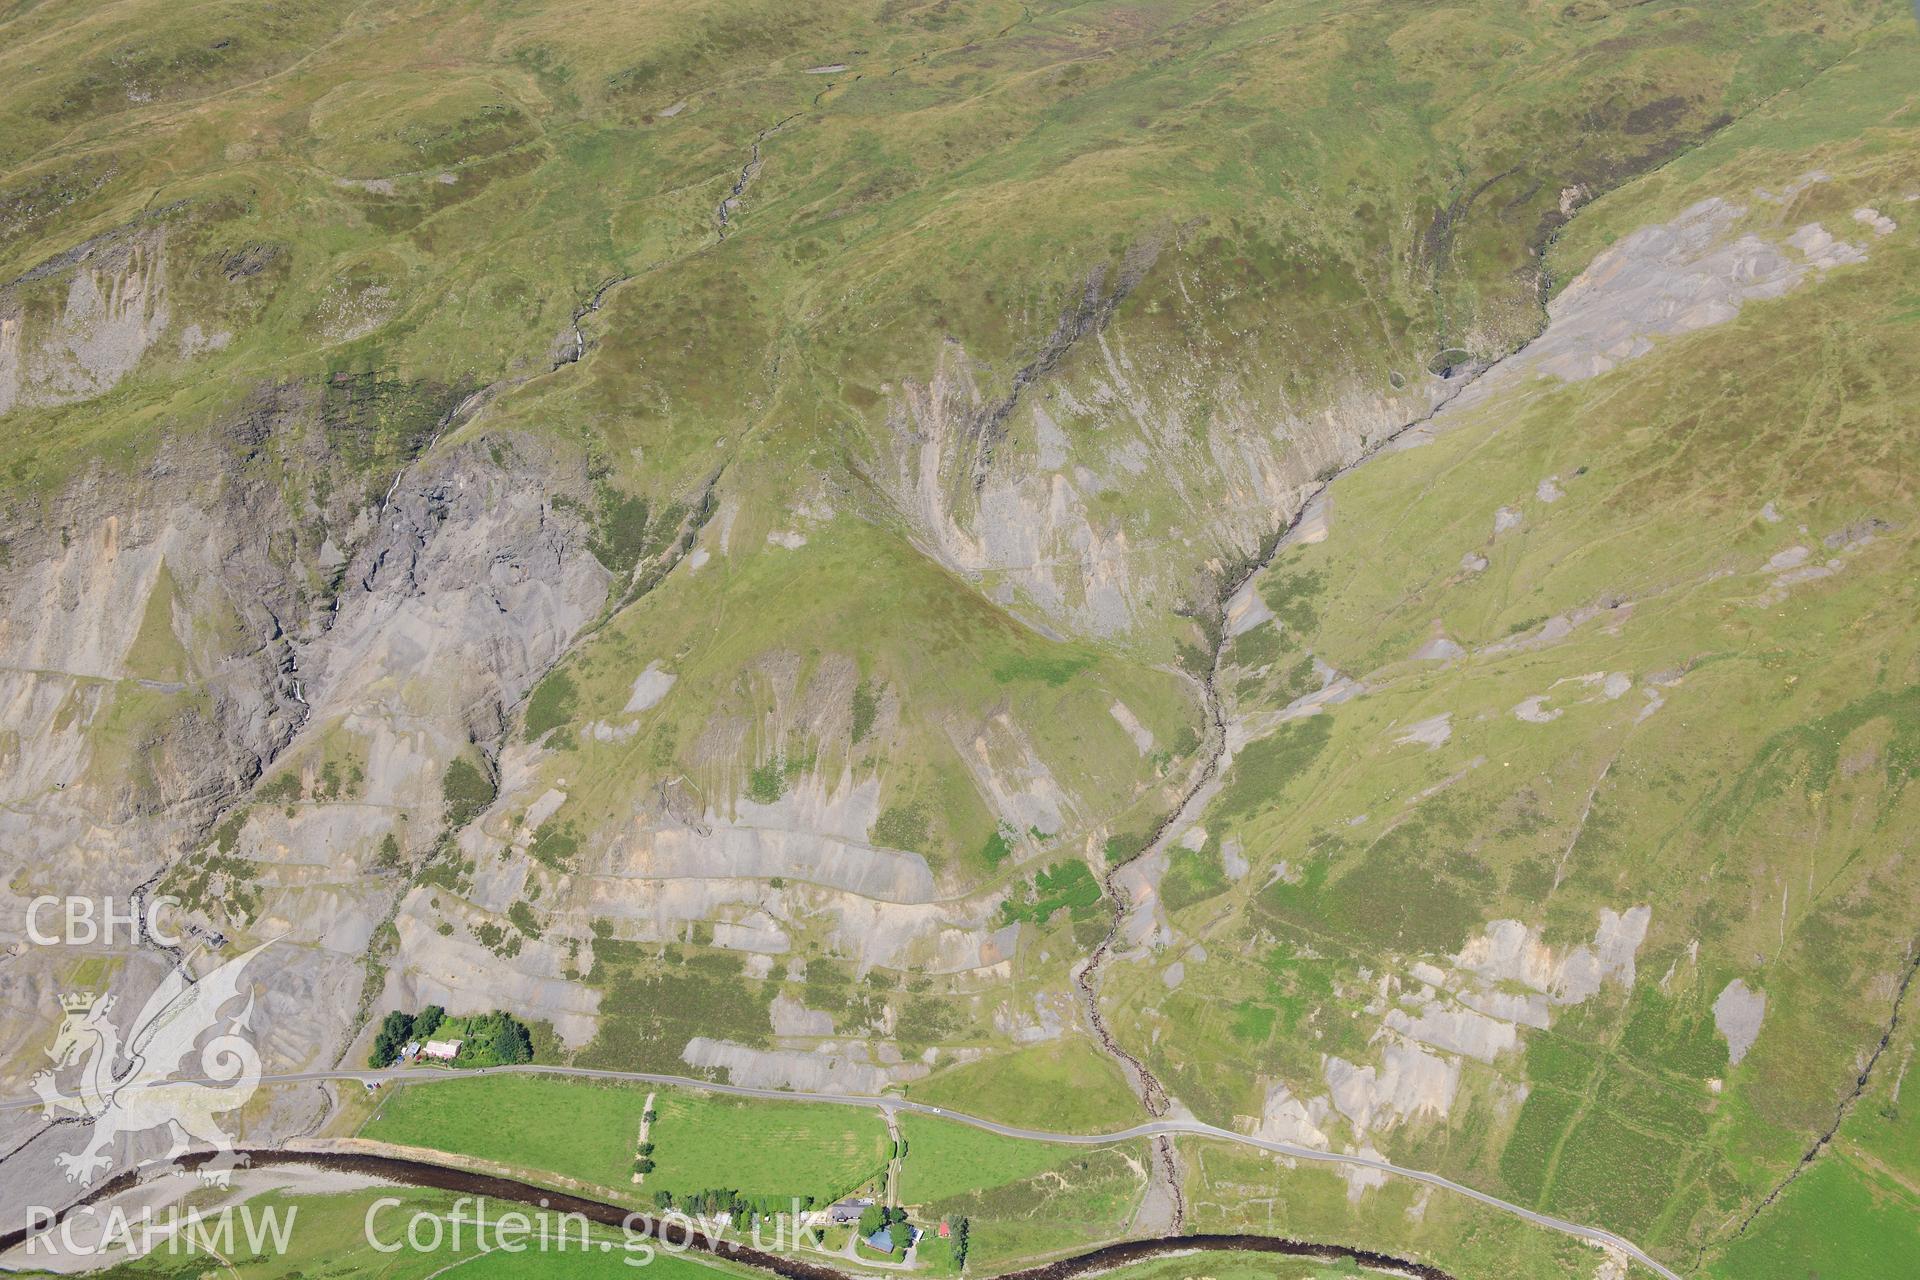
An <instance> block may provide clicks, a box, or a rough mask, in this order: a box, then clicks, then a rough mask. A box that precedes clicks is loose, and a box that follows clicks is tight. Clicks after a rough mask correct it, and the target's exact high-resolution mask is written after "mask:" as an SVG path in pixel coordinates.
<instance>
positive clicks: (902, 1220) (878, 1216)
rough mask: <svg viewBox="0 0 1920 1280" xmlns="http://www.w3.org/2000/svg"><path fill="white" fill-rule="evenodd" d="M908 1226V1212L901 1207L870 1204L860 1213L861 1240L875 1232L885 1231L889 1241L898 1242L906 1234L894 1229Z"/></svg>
mask: <svg viewBox="0 0 1920 1280" xmlns="http://www.w3.org/2000/svg"><path fill="white" fill-rule="evenodd" d="M906 1224H907V1211H906V1210H905V1209H902V1208H901V1207H900V1206H899V1205H897V1204H896V1205H885V1206H882V1205H877V1204H870V1205H868V1206H867V1207H866V1208H865V1209H863V1210H862V1211H861V1213H860V1238H861V1239H862V1240H865V1239H867V1238H868V1237H870V1236H872V1235H873V1233H874V1232H876V1231H883V1230H884V1231H885V1232H886V1233H887V1238H888V1239H889V1240H896V1239H898V1238H899V1237H900V1236H902V1235H905V1234H906V1233H905V1232H903V1231H902V1232H896V1231H895V1230H894V1228H895V1227H896V1226H899V1227H904V1226H906Z"/></svg>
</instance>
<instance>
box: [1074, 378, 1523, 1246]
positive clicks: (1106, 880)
mask: <svg viewBox="0 0 1920 1280" xmlns="http://www.w3.org/2000/svg"><path fill="white" fill-rule="evenodd" d="M1528 345H1529V344H1528V343H1522V344H1520V346H1518V347H1516V348H1515V349H1514V350H1512V351H1510V352H1508V353H1507V354H1506V355H1504V356H1501V357H1500V358H1499V359H1496V360H1492V361H1489V362H1487V363H1486V364H1483V365H1478V366H1468V367H1466V368H1464V369H1460V370H1456V371H1454V373H1453V375H1452V376H1450V377H1447V378H1444V379H1443V381H1445V382H1447V383H1450V384H1451V383H1456V381H1457V385H1449V386H1448V388H1447V391H1446V394H1445V395H1444V396H1442V397H1441V398H1440V399H1439V400H1438V401H1437V402H1436V403H1435V404H1434V406H1433V407H1432V408H1431V409H1429V410H1427V412H1425V413H1423V414H1421V415H1420V416H1419V417H1417V418H1413V419H1410V420H1408V421H1406V422H1403V423H1401V424H1400V425H1399V426H1398V427H1395V428H1394V429H1393V430H1392V431H1389V432H1388V433H1386V434H1385V435H1384V436H1382V437H1380V438H1379V439H1378V440H1375V441H1373V442H1372V443H1371V444H1369V445H1368V446H1367V447H1366V448H1365V449H1364V450H1363V451H1362V452H1361V454H1360V456H1359V457H1357V458H1355V459H1354V460H1353V461H1352V462H1349V463H1346V464H1345V465H1343V466H1341V467H1340V468H1339V469H1338V470H1336V471H1334V472H1333V473H1332V474H1331V475H1328V476H1327V477H1326V478H1325V479H1324V480H1320V481H1318V482H1316V483H1314V484H1313V485H1311V486H1310V487H1308V488H1307V490H1306V492H1305V494H1304V495H1303V496H1302V498H1301V500H1300V504H1299V507H1298V509H1297V510H1295V512H1294V513H1293V515H1292V516H1291V517H1289V518H1288V519H1287V521H1286V522H1285V523H1284V524H1283V525H1282V526H1281V527H1280V528H1279V529H1278V530H1277V531H1276V532H1275V533H1274V534H1273V536H1272V537H1271V538H1269V539H1268V540H1267V541H1266V542H1265V543H1264V544H1263V545H1262V547H1261V549H1260V551H1259V553H1258V554H1257V555H1255V556H1254V557H1252V558H1251V559H1249V560H1247V561H1245V562H1243V563H1242V564H1240V565H1239V566H1237V567H1236V569H1235V571H1234V572H1233V573H1232V575H1231V576H1229V577H1228V578H1227V580H1226V581H1225V582H1224V583H1223V584H1222V585H1221V587H1220V590H1219V592H1218V596H1217V606H1216V607H1217V608H1218V609H1219V610H1220V611H1221V613H1222V614H1224V612H1225V610H1226V606H1227V602H1228V601H1230V600H1232V599H1233V597H1234V596H1236V595H1238V594H1239V593H1240V591H1241V590H1242V589H1244V588H1245V587H1246V586H1247V584H1249V583H1250V582H1252V581H1253V580H1254V579H1255V578H1256V577H1258V576H1259V574H1260V573H1261V571H1262V570H1264V569H1265V568H1266V567H1267V566H1268V565H1270V564H1271V563H1273V558H1274V557H1275V556H1276V555H1278V554H1279V552H1280V548H1281V547H1283V546H1285V545H1286V543H1287V538H1288V537H1289V535H1291V534H1292V533H1293V532H1294V531H1295V530H1296V529H1298V528H1299V526H1300V522H1301V521H1302V520H1304V519H1305V518H1306V516H1307V513H1308V512H1309V511H1311V510H1312V509H1313V506H1314V503H1315V502H1316V501H1317V500H1318V499H1320V498H1321V497H1322V496H1323V495H1325V493H1326V492H1327V490H1328V489H1329V488H1331V487H1332V486H1333V484H1334V482H1335V481H1337V480H1339V479H1340V477H1341V476H1343V475H1346V474H1347V473H1348V472H1349V471H1352V470H1353V469H1354V468H1355V467H1358V466H1361V465H1362V464H1364V463H1365V462H1366V461H1367V460H1368V459H1370V458H1372V457H1374V456H1375V455H1377V454H1378V453H1380V452H1381V451H1382V450H1383V449H1386V448H1388V447H1389V446H1391V445H1392V444H1393V443H1394V442H1395V441H1397V440H1399V439H1400V438H1401V437H1402V436H1404V435H1406V434H1407V433H1408V432H1410V431H1413V430H1415V429H1416V428H1419V427H1424V426H1426V425H1428V424H1429V423H1431V422H1432V421H1433V420H1434V419H1435V418H1436V417H1438V416H1439V414H1440V413H1441V411H1442V410H1444V409H1445V408H1446V407H1447V406H1448V405H1450V404H1452V403H1453V402H1454V400H1456V399H1457V398H1458V397H1459V396H1460V394H1461V393H1462V392H1464V391H1466V389H1467V388H1468V387H1470V386H1472V385H1473V384H1474V383H1475V382H1476V381H1478V380H1479V379H1480V378H1481V377H1483V376H1484V375H1485V374H1487V373H1488V372H1490V371H1492V370H1493V369H1496V368H1498V367H1499V366H1500V364H1501V363H1502V362H1503V361H1505V360H1509V359H1511V358H1512V357H1514V356H1516V355H1518V354H1519V353H1520V352H1522V351H1524V350H1526V348H1527V346H1528ZM1436 376H1439V375H1436ZM1227 639H1228V635H1227V629H1226V627H1225V625H1224V623H1223V624H1222V625H1221V626H1220V627H1219V628H1218V629H1217V631H1216V633H1215V634H1214V636H1213V637H1212V640H1213V644H1212V654H1211V658H1210V661H1209V663H1208V666H1207V671H1206V674H1205V675H1204V676H1203V677H1201V679H1200V681H1199V685H1200V699H1201V707H1202V710H1203V713H1204V715H1205V717H1206V724H1205V738H1204V740H1203V742H1202V744H1201V750H1202V752H1203V753H1204V757H1205V758H1204V759H1203V760H1202V761H1201V763H1200V766H1199V768H1197V769H1196V770H1195V771H1194V773H1193V776H1192V777H1191V778H1190V779H1189V780H1188V782H1187V787H1186V790H1185V791H1183V792H1182V793H1181V795H1180V801H1179V803H1178V804H1176V805H1174V806H1173V808H1172V809H1171V810H1169V811H1168V812H1167V814H1166V816H1165V817H1163V818H1161V820H1160V822H1159V824H1158V825H1157V826H1155V827H1154V829H1153V832H1152V834H1151V835H1150V836H1149V837H1148V839H1147V840H1146V841H1145V843H1143V844H1142V845H1141V847H1140V851H1139V852H1138V853H1136V854H1135V855H1134V856H1133V857H1131V858H1129V859H1127V860H1126V861H1124V862H1118V863H1115V864H1114V865H1112V866H1110V867H1108V868H1107V870H1106V872H1105V874H1104V875H1103V876H1102V877H1101V884H1102V887H1103V888H1104V890H1105V892H1106V898H1107V901H1108V902H1109V903H1110V904H1111V906H1112V918H1111V920H1110V921H1109V922H1108V925H1107V931H1106V934H1105V935H1104V936H1103V937H1102V938H1101V939H1100V944H1099V945H1098V946H1096V947H1095V948H1094V949H1093V952H1092V954H1090V955H1089V956H1088V957H1087V959H1086V961H1085V962H1084V963H1083V964H1081V965H1080V966H1079V968H1077V969H1076V970H1075V971H1074V975H1073V977H1074V983H1075V985H1077V986H1078V987H1079V989H1080V995H1081V1001H1082V1003H1083V1004H1084V1006H1085V1008H1086V1012H1087V1024H1088V1026H1090V1027H1091V1028H1092V1029H1093V1035H1094V1038H1095V1039H1096V1040H1097V1041H1099V1043H1100V1047H1101V1049H1102V1050H1103V1051H1104V1052H1105V1053H1106V1054H1107V1055H1108V1056H1110V1057H1112V1058H1113V1059H1114V1060H1115V1061H1116V1062H1118V1063H1119V1064H1120V1068H1121V1070H1122V1072H1124V1073H1125V1075H1126V1076H1127V1079H1128V1081H1129V1082H1130V1083H1131V1084H1132V1086H1133V1090H1134V1093H1135V1094H1136V1095H1137V1096H1138V1097H1139V1099H1140V1102H1141V1105H1142V1106H1144V1107H1145V1108H1146V1110H1147V1114H1148V1115H1150V1116H1152V1117H1153V1118H1154V1119H1156V1120H1157V1119H1159V1118H1160V1117H1162V1116H1164V1115H1166V1114H1167V1112H1168V1111H1169V1110H1170V1109H1171V1107H1172V1105H1173V1103H1172V1099H1171V1098H1170V1097H1169V1096H1168V1094H1167V1091H1166V1087H1165V1086H1164V1085H1162V1084H1161V1083H1160V1081H1159V1079H1158V1077H1156V1076H1155V1075H1154V1074H1153V1072H1152V1071H1151V1070H1149V1069H1148V1067H1147V1065H1146V1064H1145V1063H1144V1062H1142V1061H1141V1060H1140V1059H1139V1058H1138V1057H1136V1056H1135V1055H1134V1054H1132V1053H1131V1052H1129V1051H1128V1050H1127V1049H1126V1048H1125V1047H1124V1046H1122V1045H1121V1044H1120V1042H1119V1041H1118V1040H1117V1039H1116V1038H1115V1037H1114V1035H1113V1032H1112V1030H1111V1029H1110V1028H1109V1027H1108V1026H1107V1021H1106V1018H1105V1017H1104V1016H1103V1015H1102V1014H1101V1012H1100V969H1101V967H1102V966H1103V965H1105V964H1106V963H1107V962H1108V961H1109V960H1111V959H1112V958H1113V953H1114V944H1115V942H1116V941H1117V940H1118V939H1119V937H1120V930H1121V928H1122V926H1123V925H1124V924H1125V922H1126V917H1127V912H1128V911H1129V910H1130V909H1131V906H1132V902H1131V896H1130V895H1129V894H1128V892H1127V890H1126V889H1125V887H1124V886H1122V885H1121V884H1120V882H1119V876H1120V873H1121V872H1122V871H1123V870H1125V869H1126V868H1127V867H1128V866H1129V865H1131V864H1132V863H1134V862H1137V861H1139V860H1140V859H1142V858H1145V857H1148V856H1150V855H1154V854H1158V853H1160V852H1161V851H1162V850H1163V849H1164V848H1165V847H1166V845H1167V842H1168V841H1170V840H1171V839H1173V837H1174V836H1175V835H1177V834H1179V833H1180V832H1182V831H1184V830H1186V829H1187V827H1189V826H1190V825H1192V823H1193V822H1194V821H1195V820H1196V819H1197V818H1198V817H1199V816H1200V812H1201V811H1202V810H1203V809H1204V808H1205V807H1206V805H1207V803H1208V802H1209V801H1210V800H1211V799H1212V791H1213V786H1214V784H1215V783H1216V782H1217V781H1218V779H1219V777H1220V771H1221V769H1222V767H1223V766H1224V765H1225V764H1227V763H1228V762H1229V755H1228V741H1227V738H1228V735H1227V729H1228V725H1227V714H1226V709H1225V707H1224V705H1223V704H1222V702H1221V698H1220V688H1219V681H1220V668H1221V666H1222V665H1223V664H1224V662H1225V660H1226V649H1227ZM1154 1154H1155V1157H1156V1160H1157V1163H1158V1165H1159V1168H1160V1172H1161V1175H1162V1176H1163V1177H1164V1179H1165V1193H1164V1194H1165V1195H1166V1197H1167V1199H1168V1200H1169V1202H1170V1203H1171V1204H1172V1207H1173V1227H1172V1234H1174V1235H1178V1234H1180V1233H1181V1232H1183V1231H1184V1230H1185V1229H1186V1225H1187V1224H1186V1199H1185V1196H1184V1193H1183V1192H1182V1191H1181V1187H1180V1170H1179V1165H1178V1162H1177V1160H1176V1156H1175V1152H1174V1148H1173V1140H1172V1139H1171V1138H1169V1137H1166V1136H1165V1135H1162V1136H1160V1137H1157V1138H1155V1139H1154Z"/></svg>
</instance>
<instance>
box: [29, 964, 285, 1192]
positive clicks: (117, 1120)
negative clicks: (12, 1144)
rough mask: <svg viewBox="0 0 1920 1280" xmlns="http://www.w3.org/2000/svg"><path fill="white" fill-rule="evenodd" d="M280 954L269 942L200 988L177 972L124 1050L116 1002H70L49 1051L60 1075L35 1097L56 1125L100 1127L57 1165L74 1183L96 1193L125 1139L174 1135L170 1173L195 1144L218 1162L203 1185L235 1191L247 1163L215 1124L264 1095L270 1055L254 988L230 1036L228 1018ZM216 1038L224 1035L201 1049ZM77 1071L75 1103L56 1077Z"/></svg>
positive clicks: (77, 998)
mask: <svg viewBox="0 0 1920 1280" xmlns="http://www.w3.org/2000/svg"><path fill="white" fill-rule="evenodd" d="M271 945H272V943H271V941H269V942H263V943H261V944H260V945H259V946H257V947H255V948H254V949H253V950H251V951H249V952H247V953H245V954H244V955H239V956H235V957H234V958H233V959H231V960H229V961H227V962H226V963H225V964H223V965H221V966H220V967H219V968H217V969H215V970H214V971H213V972H211V973H209V974H207V975H206V976H205V977H204V978H200V979H198V980H195V979H193V978H190V977H188V976H186V975H185V974H183V973H181V972H180V971H179V970H177V969H176V970H174V971H172V972H170V973H169V974H168V975H167V978H166V980H165V981H164V982H162V983H161V984H160V986H159V988H158V989H156V990H155V991H154V993H153V994H152V995H151V996H149V997H148V999H147V1002H146V1004H145V1006H144V1007H142V1008H141V1010H140V1013H139V1016H138V1017H136V1018H135V1019H134V1020H133V1029H132V1031H131V1033H129V1034H127V1035H126V1037H125V1039H124V1041H123V1039H122V1033H121V1029H120V1027H119V1026H118V1025H117V1024H116V1022H115V1020H114V1019H113V1017H112V1016H111V1015H112V1014H113V1012H114V1009H115V1007H116V1006H117V1004H118V1001H116V1000H115V999H114V998H113V997H111V996H108V997H101V998H96V997H95V996H93V995H86V994H82V995H70V996H62V997H61V998H60V1004H61V1007H62V1008H63V1009H64V1010H65V1011H66V1016H65V1017H64V1018H63V1019H62V1021H61V1023H60V1030H59V1033H58V1034H57V1035H56V1036H55V1037H54V1042H53V1047H52V1048H51V1049H49V1050H47V1056H48V1057H50V1058H52V1059H53V1067H52V1068H51V1069H50V1070H47V1071H42V1072H40V1073H39V1074H37V1075H36V1076H34V1078H33V1088H34V1092H36V1093H38V1094H39V1095H40V1101H41V1105H42V1107H43V1109H44V1111H45V1113H46V1114H47V1115H48V1116H49V1117H51V1118H54V1119H68V1118H72V1117H79V1118H80V1119H81V1120H83V1121H87V1122H90V1123H91V1125H92V1133H91V1136H90V1137H89V1140H88V1142H87V1145H86V1147H85V1148H84V1149H82V1150H80V1151H76V1152H65V1153H62V1154H61V1155H59V1156H56V1157H55V1159H56V1160H57V1161H58V1163H59V1165H60V1167H61V1169H62V1170H63V1171H64V1172H65V1174H66V1176H67V1181H69V1182H77V1183H79V1184H80V1185H81V1186H88V1185H91V1184H92V1182H93V1180H94V1178H95V1176H96V1175H97V1174H99V1172H100V1171H101V1170H102V1169H104V1168H105V1167H107V1166H108V1165H109V1164H111V1163H112V1157H111V1156H110V1154H109V1153H110V1152H112V1151H113V1149H114V1144H115V1143H117V1142H118V1141H119V1139H120V1138H121V1136H122V1135H128V1136H131V1135H135V1134H140V1133H145V1132H146V1131H148V1130H149V1129H159V1128H168V1129H171V1131H172V1134H173V1148H172V1150H170V1151H168V1152H167V1154H166V1155H165V1156H164V1157H162V1161H161V1162H162V1163H166V1164H171V1163H172V1162H174V1161H175V1160H178V1159H179V1158H180V1156H182V1155H184V1154H185V1153H186V1151H187V1148H188V1147H189V1146H190V1145H191V1144H193V1143H195V1142H199V1143H203V1144H206V1145H209V1146H211V1147H213V1148H214V1150H215V1153H216V1155H215V1158H214V1159H212V1160H210V1161H208V1162H207V1163H206V1164H205V1165H203V1166H201V1170H200V1176H201V1178H202V1179H203V1180H205V1181H206V1182H208V1183H210V1184H212V1185H216V1186H225V1185H227V1182H228V1179H229V1176H230V1175H231V1173H232V1170H233V1168H234V1166H235V1165H236V1164H237V1163H239V1161H238V1160H237V1159H236V1158H235V1157H234V1154H233V1139H232V1138H230V1137H228V1136H227V1133H226V1130H224V1129H222V1128H221V1127H220V1125H219V1123H218V1122H217V1121H216V1120H215V1119H214V1117H215V1116H216V1115H219V1114H221V1113H223V1112H228V1111H233V1110H235V1109H236V1108H238V1107H241V1106H244V1105H245V1104H246V1102H247V1100H248V1099H250V1098H252V1097H253V1095H254V1092H255V1091H256V1090H257V1089H258V1088H259V1087H260V1054H259V1052H258V1051H257V1050H256V1049H255V1048H254V1047H253V1042H252V1041H251V1040H250V1039H248V1037H247V1034H246V1033H247V1032H249V1031H250V1030H251V1020H252V1017H253V990H252V988H251V987H249V988H247V991H246V1005H245V1006H244V1007H243V1008H241V1009H240V1011H239V1012H238V1013H236V1014H233V1015H232V1016H231V1017H228V1018H227V1019H226V1020H225V1025H224V1027H223V1026H221V1020H222V1019H221V1011H222V1010H223V1009H225V1008H226V1006H227V1005H228V1004H230V1003H232V1002H233V1001H234V1000H235V999H236V998H238V997H239V995H240V994H241V986H240V979H241V975H242V974H243V973H244V972H245V971H246V968H247V966H248V964H249V963H251V962H252V960H253V958H254V957H255V956H257V955H259V954H260V953H261V951H263V950H265V949H266V948H267V947H268V946H271ZM208 1032H215V1033H216V1034H214V1035H213V1037H212V1038H211V1039H209V1040H207V1041H206V1043H205V1044H204V1045H201V1044H200V1041H201V1039H202V1038H203V1037H204V1036H206V1035H207V1033H208ZM196 1046H199V1059H198V1062H199V1069H200V1070H199V1077H198V1078H192V1077H190V1076H184V1074H183V1073H182V1071H181V1064H182V1060H183V1059H185V1058H186V1057H187V1055H188V1054H190V1053H192V1052H193V1051H194V1049H195V1047H196ZM74 1067H78V1068H79V1077H78V1083H77V1085H76V1086H75V1088H74V1091H73V1092H71V1093H68V1092H65V1091H63V1090H62V1089H61V1088H60V1087H59V1085H58V1084H56V1077H57V1076H59V1075H60V1074H62V1073H64V1072H66V1071H68V1070H69V1069H70V1068H74Z"/></svg>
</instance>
